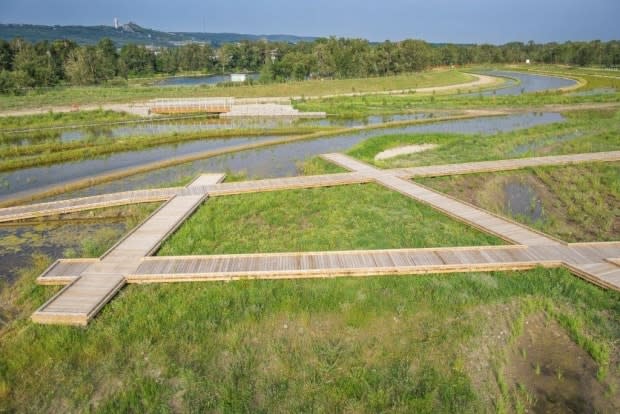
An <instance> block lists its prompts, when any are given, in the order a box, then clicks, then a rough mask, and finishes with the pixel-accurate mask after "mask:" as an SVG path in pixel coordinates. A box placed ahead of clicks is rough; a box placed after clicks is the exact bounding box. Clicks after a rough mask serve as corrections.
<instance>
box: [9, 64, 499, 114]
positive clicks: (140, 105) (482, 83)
mask: <svg viewBox="0 0 620 414" xmlns="http://www.w3.org/2000/svg"><path fill="white" fill-rule="evenodd" d="M470 75H472V76H474V77H476V78H477V79H476V80H473V81H470V82H465V83H458V84H454V85H445V86H435V87H426V88H412V89H398V90H390V91H376V92H355V93H342V94H334V95H317V96H305V97H301V96H293V97H292V99H294V100H295V99H302V98H303V99H306V100H308V99H323V98H337V97H348V96H363V95H401V94H408V93H432V92H446V91H451V90H457V89H464V88H465V89H468V88H479V87H487V86H491V85H493V84H499V83H500V82H501V80H500V78H497V77H494V76H487V75H478V74H473V73H471V74H470ZM259 99H260V98H259ZM265 99H266V100H271V99H273V98H265ZM97 109H102V110H109V111H117V112H127V113H130V114H133V115H138V116H144V117H146V116H149V108H148V106H147V104H146V102H130V103H126V104H118V103H115V104H97V105H79V106H77V105H75V106H71V105H60V106H47V107H42V108H29V109H17V110H10V111H0V116H24V115H39V114H45V113H48V112H50V111H51V112H56V113H60V112H76V111H94V110H97Z"/></svg>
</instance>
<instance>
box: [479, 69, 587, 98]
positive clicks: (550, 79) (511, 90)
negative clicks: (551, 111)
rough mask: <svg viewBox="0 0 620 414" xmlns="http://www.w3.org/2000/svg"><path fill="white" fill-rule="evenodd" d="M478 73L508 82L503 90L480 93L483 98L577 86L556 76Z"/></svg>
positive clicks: (496, 71) (493, 72) (575, 83)
mask: <svg viewBox="0 0 620 414" xmlns="http://www.w3.org/2000/svg"><path fill="white" fill-rule="evenodd" d="M480 73H482V74H484V75H490V76H501V77H505V78H508V79H509V82H508V83H507V84H506V85H505V86H504V87H503V88H500V89H496V90H491V91H485V92H482V95H485V96H490V95H497V96H502V95H513V96H514V95H521V94H524V93H532V92H542V91H546V90H550V89H559V88H566V87H569V86H574V85H577V81H576V80H573V79H567V78H560V77H557V76H546V75H534V74H531V73H522V72H509V71H501V70H490V71H484V72H480ZM515 80H516V82H515ZM471 95H477V94H471Z"/></svg>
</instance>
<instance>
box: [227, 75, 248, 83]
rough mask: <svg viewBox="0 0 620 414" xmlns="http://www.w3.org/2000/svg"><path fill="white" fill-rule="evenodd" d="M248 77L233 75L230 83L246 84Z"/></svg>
mask: <svg viewBox="0 0 620 414" xmlns="http://www.w3.org/2000/svg"><path fill="white" fill-rule="evenodd" d="M247 78H248V76H247V75H246V74H245V73H231V74H230V81H231V82H245V81H246V80H247Z"/></svg>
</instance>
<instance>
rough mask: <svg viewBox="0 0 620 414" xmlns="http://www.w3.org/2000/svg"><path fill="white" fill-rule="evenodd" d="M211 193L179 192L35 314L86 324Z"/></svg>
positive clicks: (204, 179) (214, 178) (213, 179)
mask: <svg viewBox="0 0 620 414" xmlns="http://www.w3.org/2000/svg"><path fill="white" fill-rule="evenodd" d="M223 178H224V175H223V174H214V175H203V176H201V177H199V178H198V179H197V180H196V181H194V182H193V183H192V184H190V185H189V186H188V188H189V189H192V188H200V187H203V186H205V185H208V184H214V183H218V182H220V181H221V180H222V179H223ZM206 197H207V194H206V193H204V192H202V191H200V192H199V194H188V195H180V196H175V197H173V198H172V199H170V200H169V201H168V202H167V203H166V204H164V205H163V206H162V207H161V208H160V209H159V210H157V211H156V212H155V213H153V215H151V217H149V218H148V219H147V220H146V221H145V222H144V223H142V224H141V225H140V226H138V227H137V228H136V229H135V230H134V231H132V232H131V233H130V234H129V235H127V236H126V237H125V238H124V239H122V240H121V241H120V242H119V243H117V244H116V245H115V246H114V247H113V248H112V249H110V250H109V251H108V252H107V253H106V254H105V255H104V256H103V257H102V258H101V259H100V260H98V261H96V262H92V263H90V264H88V265H87V266H86V267H85V268H84V269H83V270H82V271H81V272H80V273H79V275H76V276H77V277H76V278H75V279H74V280H73V281H72V282H71V283H70V284H69V285H68V286H66V287H65V288H64V289H62V290H61V291H60V292H59V293H57V294H56V295H55V296H54V297H52V298H51V299H50V300H49V301H47V302H46V303H45V304H43V306H41V307H40V308H39V309H38V310H37V311H36V312H35V313H34V314H33V315H32V320H33V321H35V322H39V323H63V324H74V325H86V324H87V323H88V322H89V321H90V320H91V319H92V318H93V316H94V315H95V314H96V313H97V312H98V311H99V310H100V309H101V308H102V307H103V306H104V305H105V304H106V303H107V302H108V301H109V300H110V299H111V298H112V297H113V296H114V295H115V294H116V292H118V290H119V289H120V288H122V287H123V285H124V284H125V283H126V279H125V276H126V275H128V274H131V273H133V272H135V271H136V269H137V268H138V267H139V266H140V263H141V260H142V258H143V257H144V256H147V255H149V254H151V253H152V252H153V251H154V250H155V249H157V247H158V246H159V244H160V243H161V242H162V241H163V240H164V238H165V237H166V236H167V235H169V234H170V233H171V232H172V231H174V230H175V229H176V228H177V226H179V225H180V224H181V223H182V222H183V221H184V220H185V219H186V218H187V217H188V216H189V215H190V214H191V213H192V212H193V211H194V210H195V209H196V208H197V207H198V206H199V205H200V203H202V201H203V200H204V199H205V198H206Z"/></svg>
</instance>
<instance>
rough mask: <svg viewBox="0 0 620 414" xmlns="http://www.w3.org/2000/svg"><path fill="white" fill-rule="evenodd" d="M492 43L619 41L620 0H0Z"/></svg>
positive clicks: (42, 15)
mask: <svg viewBox="0 0 620 414" xmlns="http://www.w3.org/2000/svg"><path fill="white" fill-rule="evenodd" d="M114 17H118V19H119V21H120V22H121V23H126V22H129V21H133V22H135V23H138V24H139V25H141V26H143V27H149V28H152V29H157V30H163V31H178V32H181V31H183V32H202V31H207V32H234V33H250V34H294V35H301V36H338V37H341V36H342V37H360V38H365V39H369V40H372V41H383V40H387V39H389V40H393V41H397V40H402V39H406V38H415V39H423V40H426V41H429V42H450V43H493V44H502V43H506V42H510V41H522V42H527V41H529V40H533V41H535V42H549V41H559V42H563V41H567V40H594V39H600V40H612V39H620V24H618V22H619V21H620V0H423V1H421V0H379V1H372V2H367V1H364V0H309V1H308V0H306V1H296V0H218V1H213V0H151V1H146V0H0V23H30V24H46V25H54V24H57V25H99V24H105V25H112V22H113V18H114Z"/></svg>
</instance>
